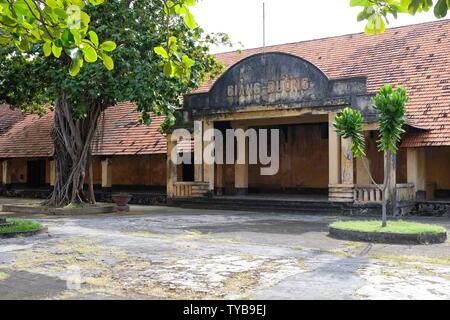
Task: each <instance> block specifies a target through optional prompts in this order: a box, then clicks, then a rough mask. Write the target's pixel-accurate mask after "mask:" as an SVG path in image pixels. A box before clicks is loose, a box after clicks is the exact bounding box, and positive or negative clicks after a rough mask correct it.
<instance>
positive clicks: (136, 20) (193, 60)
mask: <svg viewBox="0 0 450 320" xmlns="http://www.w3.org/2000/svg"><path fill="white" fill-rule="evenodd" d="M0 1H3V0H0ZM188 2H189V1H188ZM85 10H86V11H87V12H89V16H90V21H91V24H90V31H89V32H91V35H93V34H95V35H96V36H97V37H98V38H104V39H106V38H107V39H110V40H109V41H110V42H111V43H114V46H115V47H116V48H115V50H114V51H112V52H111V51H108V56H111V63H113V62H112V61H114V69H113V70H111V71H110V70H108V69H109V68H104V66H102V65H101V64H98V63H87V64H84V66H83V68H81V69H80V70H79V74H78V75H77V76H76V77H73V76H72V75H70V73H68V72H64V69H65V68H66V62H65V61H64V60H63V59H60V58H57V57H55V56H53V57H47V56H46V54H45V52H44V51H45V50H44V47H45V46H46V43H47V42H45V41H41V42H36V43H31V44H30V47H29V48H28V49H27V52H25V53H24V52H20V51H19V50H18V47H17V44H16V43H14V41H13V43H14V45H5V44H4V45H2V46H1V47H0V82H1V84H2V85H1V87H0V102H2V103H7V104H10V105H13V106H18V107H21V108H22V109H23V110H24V111H32V112H42V111H43V109H44V108H49V107H51V106H52V104H53V102H54V101H55V100H56V99H58V98H59V97H60V95H61V93H62V92H64V93H65V94H66V95H67V97H68V99H69V102H70V104H71V105H72V106H73V113H74V116H75V118H82V117H83V116H84V115H85V114H86V112H87V108H88V107H89V105H90V104H92V103H93V102H94V101H95V102H96V103H99V104H101V105H104V106H109V105H114V104H115V103H117V102H120V101H134V102H136V104H137V106H138V109H139V110H140V111H142V120H143V122H147V123H148V122H149V121H150V120H151V117H150V112H152V113H154V114H155V115H162V114H164V115H167V121H166V125H169V124H171V123H173V121H174V111H175V110H176V107H177V106H179V105H180V100H179V97H180V95H182V94H184V93H186V92H188V91H190V90H192V89H193V88H196V87H197V86H199V85H200V84H201V82H203V81H204V80H205V78H208V77H209V76H215V75H216V74H217V73H218V72H220V70H221V64H219V63H218V62H216V60H215V58H214V56H213V55H211V54H210V53H209V46H210V45H211V44H213V43H217V42H227V41H228V39H227V37H226V35H223V34H214V35H205V34H204V32H203V30H202V29H201V28H199V27H194V28H193V29H192V28H191V27H192V25H191V26H188V25H187V24H186V21H185V20H186V17H185V16H182V15H181V16H180V15H178V16H175V17H172V19H171V21H170V25H169V26H167V14H166V12H165V11H166V10H167V8H166V7H165V6H163V5H162V2H161V1H159V0H139V1H135V2H133V4H132V5H130V4H129V1H126V0H110V1H107V2H104V3H103V4H102V5H100V6H97V5H92V4H87V5H86V7H85ZM166 28H167V29H166ZM161 30H163V32H161ZM166 30H169V31H168V32H169V34H168V33H166V32H165V31H166ZM88 34H89V33H88ZM116 44H117V46H116ZM166 45H167V46H168V47H167V48H168V50H167V51H166V49H165V47H166ZM162 50H164V52H166V53H167V56H166V55H165V54H163V56H161V54H160V53H158V52H157V51H161V52H162ZM169 54H170V56H169ZM99 56H100V57H101V54H100V55H99ZM173 60H176V61H178V63H180V64H183V65H184V67H181V66H179V65H177V64H176V63H174V62H173ZM167 64H169V67H167ZM169 68H170V70H169V71H170V72H163V71H164V70H166V69H169Z"/></svg>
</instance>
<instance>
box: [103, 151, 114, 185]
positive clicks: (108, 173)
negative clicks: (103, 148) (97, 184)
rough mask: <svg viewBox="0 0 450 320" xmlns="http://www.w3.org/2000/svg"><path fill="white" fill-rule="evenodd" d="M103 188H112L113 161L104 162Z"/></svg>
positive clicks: (108, 159) (106, 160)
mask: <svg viewBox="0 0 450 320" xmlns="http://www.w3.org/2000/svg"><path fill="white" fill-rule="evenodd" d="M102 188H104V189H111V188H112V159H111V158H106V159H104V160H102Z"/></svg>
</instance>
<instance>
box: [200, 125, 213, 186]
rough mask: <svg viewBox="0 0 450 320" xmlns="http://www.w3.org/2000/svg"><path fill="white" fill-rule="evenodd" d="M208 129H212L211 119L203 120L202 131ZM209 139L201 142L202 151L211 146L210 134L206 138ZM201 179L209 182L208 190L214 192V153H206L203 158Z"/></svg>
mask: <svg viewBox="0 0 450 320" xmlns="http://www.w3.org/2000/svg"><path fill="white" fill-rule="evenodd" d="M208 130H214V122H212V121H203V132H207V131H208ZM210 138H211V140H210V141H204V143H203V151H204V150H205V149H206V148H207V147H208V149H210V148H212V147H213V145H214V138H213V137H212V136H211V135H210V136H209V137H208V139H210ZM203 179H204V181H205V182H207V183H209V191H210V192H214V155H213V154H212V155H208V157H207V158H204V162H203Z"/></svg>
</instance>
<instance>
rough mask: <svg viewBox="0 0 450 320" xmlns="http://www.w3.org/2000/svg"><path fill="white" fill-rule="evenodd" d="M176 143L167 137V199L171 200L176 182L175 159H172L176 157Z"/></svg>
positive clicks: (169, 136) (170, 137) (170, 136)
mask: <svg viewBox="0 0 450 320" xmlns="http://www.w3.org/2000/svg"><path fill="white" fill-rule="evenodd" d="M176 148H177V144H176V141H172V134H168V135H167V158H166V167H167V197H169V198H173V197H174V196H175V183H176V182H177V176H178V172H177V159H176V158H175V159H174V158H173V157H174V156H175V157H177V156H178V152H177V150H176Z"/></svg>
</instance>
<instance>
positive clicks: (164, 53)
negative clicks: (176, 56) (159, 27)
mask: <svg viewBox="0 0 450 320" xmlns="http://www.w3.org/2000/svg"><path fill="white" fill-rule="evenodd" d="M153 51H155V53H156V54H157V55H159V56H161V57H163V58H164V59H169V55H168V54H167V51H166V49H164V48H163V47H156V48H154V49H153Z"/></svg>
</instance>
